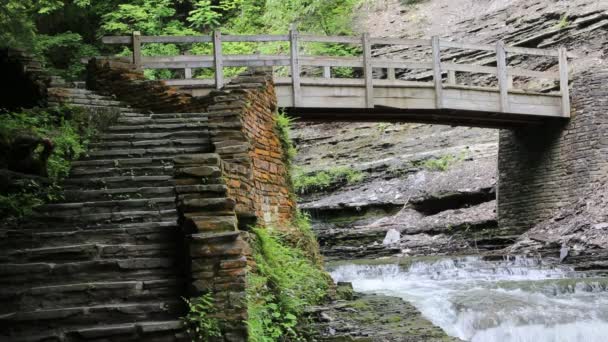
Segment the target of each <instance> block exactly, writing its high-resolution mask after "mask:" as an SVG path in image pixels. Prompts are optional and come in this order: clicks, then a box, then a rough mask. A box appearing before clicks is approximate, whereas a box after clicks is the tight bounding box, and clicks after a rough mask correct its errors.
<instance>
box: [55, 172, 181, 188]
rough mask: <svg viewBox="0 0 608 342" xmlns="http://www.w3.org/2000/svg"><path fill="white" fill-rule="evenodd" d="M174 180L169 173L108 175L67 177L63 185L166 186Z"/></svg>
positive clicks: (67, 186)
mask: <svg viewBox="0 0 608 342" xmlns="http://www.w3.org/2000/svg"><path fill="white" fill-rule="evenodd" d="M174 183H175V180H174V179H173V177H172V176H171V175H153V176H137V175H136V176H109V177H94V178H68V179H66V180H64V182H63V185H64V188H65V189H66V190H99V189H120V188H125V189H126V188H133V187H167V186H173V185H174Z"/></svg>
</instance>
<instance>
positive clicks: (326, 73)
mask: <svg viewBox="0 0 608 342" xmlns="http://www.w3.org/2000/svg"><path fill="white" fill-rule="evenodd" d="M323 78H331V67H329V66H324V67H323Z"/></svg>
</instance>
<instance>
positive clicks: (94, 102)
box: [49, 96, 125, 107]
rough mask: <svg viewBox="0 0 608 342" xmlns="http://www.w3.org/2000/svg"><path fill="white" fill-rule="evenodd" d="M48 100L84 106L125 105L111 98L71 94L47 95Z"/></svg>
mask: <svg viewBox="0 0 608 342" xmlns="http://www.w3.org/2000/svg"><path fill="white" fill-rule="evenodd" d="M49 102H52V103H69V104H77V105H84V106H103V107H123V106H125V105H124V104H123V103H122V102H120V101H115V100H111V99H104V98H87V97H72V96H68V97H59V96H49Z"/></svg>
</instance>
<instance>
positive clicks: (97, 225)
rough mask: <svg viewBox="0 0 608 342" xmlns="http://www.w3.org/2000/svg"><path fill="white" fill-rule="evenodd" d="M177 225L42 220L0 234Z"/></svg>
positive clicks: (172, 223) (166, 222) (166, 221)
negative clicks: (18, 231)
mask: <svg viewBox="0 0 608 342" xmlns="http://www.w3.org/2000/svg"><path fill="white" fill-rule="evenodd" d="M176 224H177V220H176V218H175V217H169V218H166V219H162V220H159V221H145V222H75V223H74V222H67V223H62V222H57V223H54V224H52V225H50V224H49V222H47V221H44V220H34V219H31V220H28V222H27V223H26V224H22V225H20V226H19V227H16V228H14V227H10V228H5V229H2V230H0V232H2V233H4V232H8V231H12V230H17V229H19V230H20V231H23V232H27V233H57V232H73V231H80V230H83V231H92V230H103V229H128V230H130V229H143V228H159V229H160V228H161V227H171V226H175V225H176Z"/></svg>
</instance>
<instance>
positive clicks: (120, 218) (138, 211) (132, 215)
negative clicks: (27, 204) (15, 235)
mask: <svg viewBox="0 0 608 342" xmlns="http://www.w3.org/2000/svg"><path fill="white" fill-rule="evenodd" d="M166 207H167V208H166V209H164V208H163V209H157V208H145V209H144V208H124V209H117V210H115V211H111V212H96V211H95V210H94V209H95V208H93V210H90V211H83V212H84V213H82V214H75V213H74V212H73V211H70V210H62V211H58V212H43V213H35V214H32V218H33V219H34V220H45V221H46V222H48V223H49V225H51V224H56V223H58V222H61V223H65V224H67V223H72V224H80V223H89V224H92V223H120V222H156V221H168V220H170V219H177V210H176V209H175V206H166Z"/></svg>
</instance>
